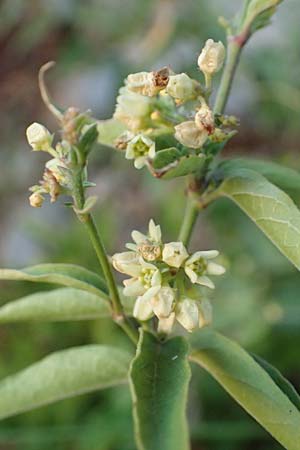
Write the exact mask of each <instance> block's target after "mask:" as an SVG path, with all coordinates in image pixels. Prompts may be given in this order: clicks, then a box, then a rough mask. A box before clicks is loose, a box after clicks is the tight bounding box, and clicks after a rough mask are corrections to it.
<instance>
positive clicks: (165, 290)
mask: <svg viewBox="0 0 300 450" xmlns="http://www.w3.org/2000/svg"><path fill="white" fill-rule="evenodd" d="M174 301H175V291H174V289H172V288H171V287H170V286H167V285H166V286H162V288H161V289H160V290H159V292H158V293H157V295H156V296H155V297H153V298H152V300H151V304H152V308H153V312H154V314H155V315H156V316H157V317H158V318H159V319H162V318H166V317H169V316H170V314H171V312H172V307H173V303H174Z"/></svg>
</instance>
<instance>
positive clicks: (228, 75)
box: [178, 36, 245, 245]
mask: <svg viewBox="0 0 300 450" xmlns="http://www.w3.org/2000/svg"><path fill="white" fill-rule="evenodd" d="M244 43H245V41H244V40H243V39H242V37H240V38H239V37H232V36H230V37H228V48H227V59H226V63H225V67H224V70H223V75H222V79H221V83H220V86H219V90H218V93H217V97H216V102H215V106H214V112H215V113H219V114H222V113H223V111H224V109H225V107H226V103H227V100H228V96H229V93H230V90H231V87H232V82H233V78H234V75H235V72H236V69H237V65H238V62H239V58H240V54H241V50H242V48H243V45H244ZM201 209H203V208H202V207H201V201H200V202H198V203H197V202H195V200H194V199H191V198H190V197H188V199H187V205H186V209H185V214H184V217H183V222H182V225H181V229H180V232H179V238H178V239H179V240H181V241H182V242H184V244H185V245H188V244H189V242H190V239H191V236H192V232H193V229H194V225H195V223H196V220H197V217H198V214H199V212H200V210H201Z"/></svg>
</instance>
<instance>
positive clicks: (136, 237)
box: [131, 230, 147, 245]
mask: <svg viewBox="0 0 300 450" xmlns="http://www.w3.org/2000/svg"><path fill="white" fill-rule="evenodd" d="M131 237H132V240H133V241H134V242H135V243H136V244H138V245H139V244H141V243H142V242H145V241H147V236H146V235H145V234H143V233H140V232H139V231H137V230H133V232H132V233H131Z"/></svg>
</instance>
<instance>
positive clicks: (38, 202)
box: [29, 192, 44, 208]
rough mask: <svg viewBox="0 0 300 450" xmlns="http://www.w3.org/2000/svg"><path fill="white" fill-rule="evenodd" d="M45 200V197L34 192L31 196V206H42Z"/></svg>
mask: <svg viewBox="0 0 300 450" xmlns="http://www.w3.org/2000/svg"><path fill="white" fill-rule="evenodd" d="M43 202H44V197H43V196H42V195H41V194H39V193H38V192H34V193H33V194H31V195H30V197H29V203H30V206H32V207H33V208H40V207H41V206H42V204H43Z"/></svg>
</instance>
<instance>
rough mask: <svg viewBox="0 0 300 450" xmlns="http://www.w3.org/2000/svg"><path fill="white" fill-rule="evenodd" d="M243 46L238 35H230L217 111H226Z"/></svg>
mask: <svg viewBox="0 0 300 450" xmlns="http://www.w3.org/2000/svg"><path fill="white" fill-rule="evenodd" d="M242 48H243V46H242V45H241V42H239V40H238V39H237V38H236V37H232V36H230V37H228V46H227V59H226V65H225V68H224V71H223V75H222V78H221V83H220V86H219V90H218V94H217V98H216V101H215V106H214V112H215V113H218V114H222V113H223V112H224V109H225V107H226V103H227V100H228V96H229V93H230V90H231V86H232V82H233V78H234V75H235V72H236V68H237V65H238V62H239V59H240V54H241V51H242Z"/></svg>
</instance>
